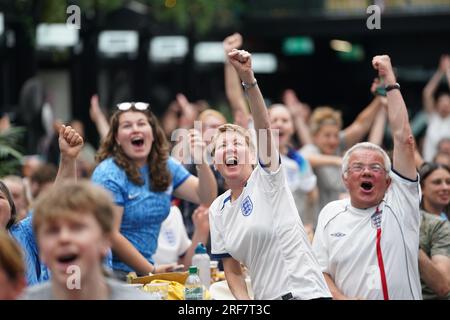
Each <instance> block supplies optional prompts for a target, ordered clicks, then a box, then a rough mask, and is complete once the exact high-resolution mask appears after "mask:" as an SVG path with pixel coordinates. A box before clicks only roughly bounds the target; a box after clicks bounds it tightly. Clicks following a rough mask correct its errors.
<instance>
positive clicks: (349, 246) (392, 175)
mask: <svg viewBox="0 0 450 320" xmlns="http://www.w3.org/2000/svg"><path fill="white" fill-rule="evenodd" d="M372 64H373V66H374V68H375V69H376V70H378V73H379V76H380V77H382V78H383V79H384V82H385V84H386V91H387V100H388V118H389V124H390V126H391V128H392V133H393V138H394V154H393V166H392V168H391V162H390V160H389V157H388V156H387V154H386V152H384V150H382V149H381V148H379V147H378V146H376V145H374V144H371V143H368V142H364V143H360V144H357V145H355V146H353V147H352V148H351V149H350V150H348V151H347V153H346V154H345V156H344V160H343V167H342V173H343V176H342V178H343V180H344V183H345V186H346V187H347V189H348V191H349V194H350V199H344V200H338V201H333V202H330V203H329V204H328V205H327V206H325V207H324V208H323V209H322V211H321V213H320V216H319V222H318V226H317V230H316V234H315V237H314V241H313V250H314V253H315V254H316V257H317V258H318V260H319V264H320V265H321V267H322V272H323V274H324V276H325V279H326V281H327V284H328V286H329V288H330V291H331V293H332V295H333V298H334V299H352V298H362V299H384V300H388V299H422V295H421V287H420V277H419V270H418V249H419V225H420V212H419V201H420V196H419V194H420V186H419V182H418V175H417V172H416V168H415V164H414V139H413V136H412V133H411V128H410V125H409V122H408V113H407V110H406V106H405V103H404V101H403V97H402V95H401V93H400V90H399V89H400V86H399V85H398V83H396V79H395V75H394V72H393V70H392V65H391V61H390V58H389V57H388V56H375V57H374V58H373V61H372Z"/></svg>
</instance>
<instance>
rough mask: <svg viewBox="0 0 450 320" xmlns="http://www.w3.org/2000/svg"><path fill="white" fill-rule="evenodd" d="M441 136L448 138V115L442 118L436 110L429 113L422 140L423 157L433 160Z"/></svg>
mask: <svg viewBox="0 0 450 320" xmlns="http://www.w3.org/2000/svg"><path fill="white" fill-rule="evenodd" d="M442 138H450V116H447V117H445V118H442V117H441V116H439V114H438V113H437V112H433V113H431V114H430V116H429V119H428V126H427V132H426V134H425V140H424V142H423V159H424V160H425V161H433V158H434V156H435V155H436V151H437V146H438V143H439V141H440V140H441V139H442Z"/></svg>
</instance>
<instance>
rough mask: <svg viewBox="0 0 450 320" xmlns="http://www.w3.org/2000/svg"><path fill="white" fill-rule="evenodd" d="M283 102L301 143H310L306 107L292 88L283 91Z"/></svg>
mask: <svg viewBox="0 0 450 320" xmlns="http://www.w3.org/2000/svg"><path fill="white" fill-rule="evenodd" d="M283 103H284V105H285V106H286V107H287V108H288V109H289V111H290V112H291V115H292V119H293V120H294V126H295V132H296V134H297V138H298V140H299V141H300V143H301V144H302V145H306V144H310V143H312V142H313V141H312V137H311V132H310V130H309V127H308V124H307V113H308V111H309V110H308V107H307V105H305V104H304V103H302V102H301V101H300V100H299V99H298V98H297V95H296V94H295V92H294V90H292V89H287V90H285V91H284V93H283Z"/></svg>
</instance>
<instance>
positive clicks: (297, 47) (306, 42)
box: [283, 37, 314, 56]
mask: <svg viewBox="0 0 450 320" xmlns="http://www.w3.org/2000/svg"><path fill="white" fill-rule="evenodd" d="M283 53H284V54H285V55H287V56H302V55H310V54H313V53H314V42H313V40H312V39H311V38H310V37H289V38H286V39H284V41H283Z"/></svg>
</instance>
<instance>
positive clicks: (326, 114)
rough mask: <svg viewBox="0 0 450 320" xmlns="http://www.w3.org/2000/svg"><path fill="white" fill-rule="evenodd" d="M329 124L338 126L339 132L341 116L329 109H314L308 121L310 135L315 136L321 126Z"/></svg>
mask: <svg viewBox="0 0 450 320" xmlns="http://www.w3.org/2000/svg"><path fill="white" fill-rule="evenodd" d="M327 124H331V125H336V126H338V128H339V130H340V129H341V128H342V114H341V112H340V111H336V110H334V109H333V108H331V107H327V106H324V107H318V108H316V109H314V112H313V113H312V115H311V119H310V121H309V127H310V130H311V133H312V134H313V135H315V134H316V133H317V132H319V130H320V129H321V128H322V126H324V125H327Z"/></svg>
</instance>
